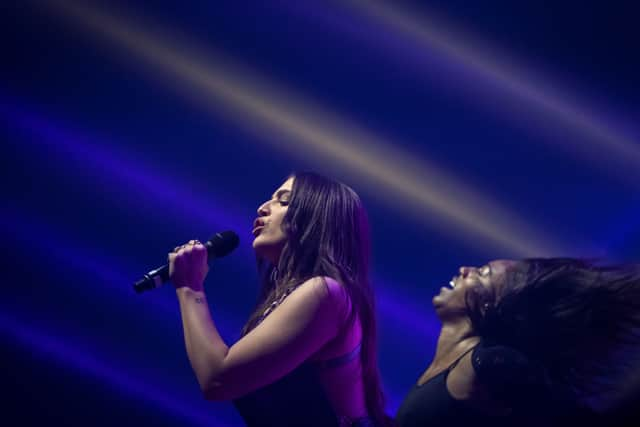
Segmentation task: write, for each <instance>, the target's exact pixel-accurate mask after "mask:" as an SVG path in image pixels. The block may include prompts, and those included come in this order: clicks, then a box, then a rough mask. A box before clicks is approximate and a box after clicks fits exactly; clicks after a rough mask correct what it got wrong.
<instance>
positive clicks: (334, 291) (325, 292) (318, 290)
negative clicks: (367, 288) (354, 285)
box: [298, 276, 349, 303]
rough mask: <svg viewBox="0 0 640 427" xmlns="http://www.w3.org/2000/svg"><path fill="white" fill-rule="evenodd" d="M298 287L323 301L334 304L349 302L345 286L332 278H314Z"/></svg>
mask: <svg viewBox="0 0 640 427" xmlns="http://www.w3.org/2000/svg"><path fill="white" fill-rule="evenodd" d="M298 287H299V288H301V289H302V290H303V292H304V293H306V294H308V295H312V296H314V297H316V298H320V299H322V300H328V301H332V302H334V303H340V302H342V303H346V302H348V301H349V294H348V293H347V290H346V288H345V287H344V285H342V284H341V283H340V282H338V281H337V280H336V279H334V278H332V277H328V276H314V277H311V278H309V279H307V280H305V281H304V282H302V283H301V284H300V285H299V286H298ZM301 293H302V292H301Z"/></svg>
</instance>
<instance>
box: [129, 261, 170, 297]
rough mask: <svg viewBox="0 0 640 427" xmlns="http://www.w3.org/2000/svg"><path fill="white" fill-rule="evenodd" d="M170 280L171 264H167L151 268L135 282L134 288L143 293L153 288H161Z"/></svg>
mask: <svg viewBox="0 0 640 427" xmlns="http://www.w3.org/2000/svg"><path fill="white" fill-rule="evenodd" d="M168 281H169V264H165V265H163V266H162V267H158V268H156V269H155V270H151V271H150V272H148V273H147V274H145V275H144V276H143V277H142V279H140V280H138V281H137V282H136V283H134V284H133V289H134V290H135V291H136V293H142V292H144V291H150V290H151V289H155V288H159V287H160V286H162V285H163V284H164V283H165V282H168Z"/></svg>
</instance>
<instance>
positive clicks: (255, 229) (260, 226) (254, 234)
mask: <svg viewBox="0 0 640 427" xmlns="http://www.w3.org/2000/svg"><path fill="white" fill-rule="evenodd" d="M263 228H264V225H259V226H257V227H255V228H254V229H253V231H252V232H251V234H253V237H258V234H260V231H261V230H262V229H263Z"/></svg>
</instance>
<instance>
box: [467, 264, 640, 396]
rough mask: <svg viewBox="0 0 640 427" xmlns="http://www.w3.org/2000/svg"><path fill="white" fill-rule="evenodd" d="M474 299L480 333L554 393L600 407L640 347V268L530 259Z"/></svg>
mask: <svg viewBox="0 0 640 427" xmlns="http://www.w3.org/2000/svg"><path fill="white" fill-rule="evenodd" d="M494 289H495V290H494V291H487V288H481V287H477V288H474V289H472V290H471V292H470V293H468V294H467V307H468V309H469V314H470V318H471V322H472V325H473V328H474V331H475V333H476V334H477V335H479V336H480V337H481V339H482V340H484V341H487V342H491V343H495V344H498V345H506V346H509V347H511V348H514V349H516V350H518V351H519V352H521V353H522V354H523V355H525V356H526V357H527V358H529V359H530V360H531V362H532V364H534V365H536V366H539V367H542V368H543V370H544V372H545V376H546V377H547V380H548V382H549V387H550V390H551V391H557V392H558V395H560V396H563V397H564V398H569V399H571V400H572V401H575V402H577V403H580V404H583V405H588V406H592V407H598V406H601V405H602V404H603V403H606V402H603V401H602V398H603V396H605V394H606V393H607V392H610V391H615V389H616V388H619V387H620V379H621V375H624V374H628V373H629V370H630V369H632V366H633V364H634V363H635V362H637V361H638V360H637V359H636V360H633V359H632V358H630V356H635V357H636V358H637V357H638V350H639V349H640V265H609V266H598V265H597V264H596V263H595V262H593V261H588V260H579V259H572V258H548V259H540V258H536V259H525V260H522V261H518V262H517V263H516V265H515V266H514V267H512V268H509V269H508V270H507V272H506V273H505V276H504V282H503V283H502V284H500V285H498V286H497V287H496V288H494Z"/></svg>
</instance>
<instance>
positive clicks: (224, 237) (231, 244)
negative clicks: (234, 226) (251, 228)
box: [205, 230, 240, 258]
mask: <svg viewBox="0 0 640 427" xmlns="http://www.w3.org/2000/svg"><path fill="white" fill-rule="evenodd" d="M238 243H240V239H239V238H238V235H237V234H236V233H235V232H233V231H230V230H228V231H221V232H219V233H216V234H214V235H213V237H212V238H211V239H209V241H208V242H207V243H205V246H206V247H207V252H208V253H209V256H213V257H216V258H220V257H223V256H227V255H229V254H230V253H231V252H232V251H233V250H234V249H235V248H237V247H238Z"/></svg>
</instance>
